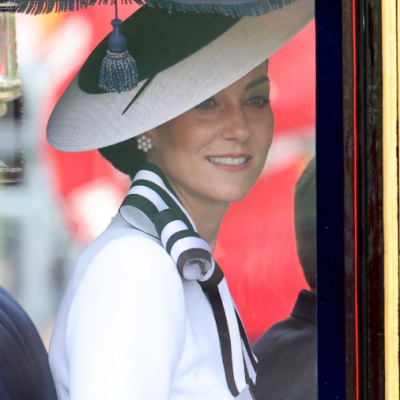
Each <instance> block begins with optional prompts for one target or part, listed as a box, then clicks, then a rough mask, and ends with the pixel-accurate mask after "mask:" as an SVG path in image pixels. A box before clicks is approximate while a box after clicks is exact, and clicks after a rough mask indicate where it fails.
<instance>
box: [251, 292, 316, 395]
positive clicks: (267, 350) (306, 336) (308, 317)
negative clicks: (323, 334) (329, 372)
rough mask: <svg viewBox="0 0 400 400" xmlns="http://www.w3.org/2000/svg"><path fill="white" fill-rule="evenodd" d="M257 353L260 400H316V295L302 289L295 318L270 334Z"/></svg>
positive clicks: (257, 388) (271, 329)
mask: <svg viewBox="0 0 400 400" xmlns="http://www.w3.org/2000/svg"><path fill="white" fill-rule="evenodd" d="M253 350H254V353H255V354H256V356H257V358H258V362H259V365H258V373H257V383H256V393H255V394H256V399H257V400H316V399H317V324H316V295H315V294H313V293H310V292H308V291H307V290H302V291H301V292H300V293H299V296H298V298H297V301H296V304H295V306H294V309H293V311H292V314H291V316H290V317H289V318H287V319H285V320H283V321H280V322H278V323H276V324H275V325H273V326H272V327H271V328H270V329H269V330H268V331H266V332H265V333H264V335H263V336H262V337H261V338H260V339H259V340H258V341H257V342H256V343H255V345H254V348H253Z"/></svg>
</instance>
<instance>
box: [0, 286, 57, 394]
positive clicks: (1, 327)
mask: <svg viewBox="0 0 400 400" xmlns="http://www.w3.org/2000/svg"><path fill="white" fill-rule="evenodd" d="M0 399H2V400H28V399H29V400H35V399H37V400H55V399H56V392H55V388H54V383H53V379H52V376H51V373H50V367H49V363H48V357H47V352H46V349H45V347H44V345H43V342H42V340H41V338H40V336H39V333H38V332H37V330H36V328H35V326H34V325H33V323H32V321H31V319H30V318H29V317H28V315H27V314H26V312H25V311H24V310H23V309H22V307H21V306H20V305H19V304H18V303H17V301H16V300H15V299H14V298H13V297H12V296H11V295H10V294H9V293H7V292H6V291H5V290H4V289H3V288H2V287H0Z"/></svg>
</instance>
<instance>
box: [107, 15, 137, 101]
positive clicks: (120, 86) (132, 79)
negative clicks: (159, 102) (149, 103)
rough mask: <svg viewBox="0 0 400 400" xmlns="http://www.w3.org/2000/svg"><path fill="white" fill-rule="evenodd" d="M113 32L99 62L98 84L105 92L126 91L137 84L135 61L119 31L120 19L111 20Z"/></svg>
mask: <svg viewBox="0 0 400 400" xmlns="http://www.w3.org/2000/svg"><path fill="white" fill-rule="evenodd" d="M111 24H112V26H113V32H112V34H111V36H110V39H109V40H108V46H109V50H107V55H106V56H105V57H104V60H103V62H102V64H101V69H100V81H99V86H100V87H101V88H102V89H104V90H105V91H107V92H118V93H120V92H127V91H129V90H133V89H134V88H135V87H136V86H137V85H138V81H139V80H138V72H137V67H136V62H135V60H134V59H133V57H132V56H131V55H130V54H129V52H128V50H127V49H126V39H125V37H124V35H122V33H121V32H120V28H121V26H122V21H121V20H120V19H118V18H116V19H114V20H112V21H111Z"/></svg>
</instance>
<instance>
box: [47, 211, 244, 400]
mask: <svg viewBox="0 0 400 400" xmlns="http://www.w3.org/2000/svg"><path fill="white" fill-rule="evenodd" d="M50 365H51V370H52V373H53V377H54V381H55V385H56V389H57V395H58V398H59V400H68V399H71V400H90V399H93V400H105V399H107V400H111V399H113V400H119V399H124V400H125V399H127V400H128V399H132V400H164V399H170V400H183V399H185V400H189V399H190V400H228V399H229V400H232V399H233V396H232V395H231V393H230V391H229V389H228V387H227V384H226V379H225V372H224V368H223V364H222V358H221V350H220V343H219V339H218V334H217V328H216V324H215V320H214V315H213V312H212V309H211V306H210V304H209V301H208V299H207V297H206V295H205V294H204V293H203V291H202V289H201V287H200V285H199V284H198V283H197V281H186V280H182V279H181V277H180V276H179V273H178V271H177V268H176V265H175V264H174V263H173V261H172V259H171V258H170V256H169V255H168V254H167V253H166V252H165V250H164V249H163V247H162V246H161V244H160V243H159V241H158V240H157V239H154V238H152V237H150V236H149V235H147V234H144V233H142V232H140V231H138V230H135V229H133V228H132V227H131V226H130V225H128V224H127V223H126V222H125V221H124V220H123V219H122V218H121V217H120V216H119V215H117V217H115V218H114V219H113V221H112V222H111V224H110V226H109V227H108V228H107V229H106V231H105V232H104V233H103V234H102V235H100V236H99V237H98V238H97V239H96V240H95V241H94V242H93V243H92V244H91V245H90V246H89V247H88V248H87V249H86V250H85V251H84V252H83V253H82V255H81V256H80V257H79V259H78V261H77V263H76V266H75V268H74V270H73V272H72V275H71V277H70V281H69V284H68V287H67V290H66V293H65V295H64V298H63V300H62V302H61V305H60V308H59V312H58V315H57V320H56V323H55V327H54V331H53V335H52V339H51V344H50ZM248 396H249V394H248V393H242V394H241V395H240V396H239V397H237V398H236V399H238V400H239V399H240V400H244V399H247V398H249V397H248Z"/></svg>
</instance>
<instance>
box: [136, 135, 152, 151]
mask: <svg viewBox="0 0 400 400" xmlns="http://www.w3.org/2000/svg"><path fill="white" fill-rule="evenodd" d="M136 141H137V148H138V150H142V151H143V152H144V153H147V152H148V151H150V150H151V149H152V148H153V143H151V138H150V137H148V136H145V135H140V136H138V137H137V138H136Z"/></svg>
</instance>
